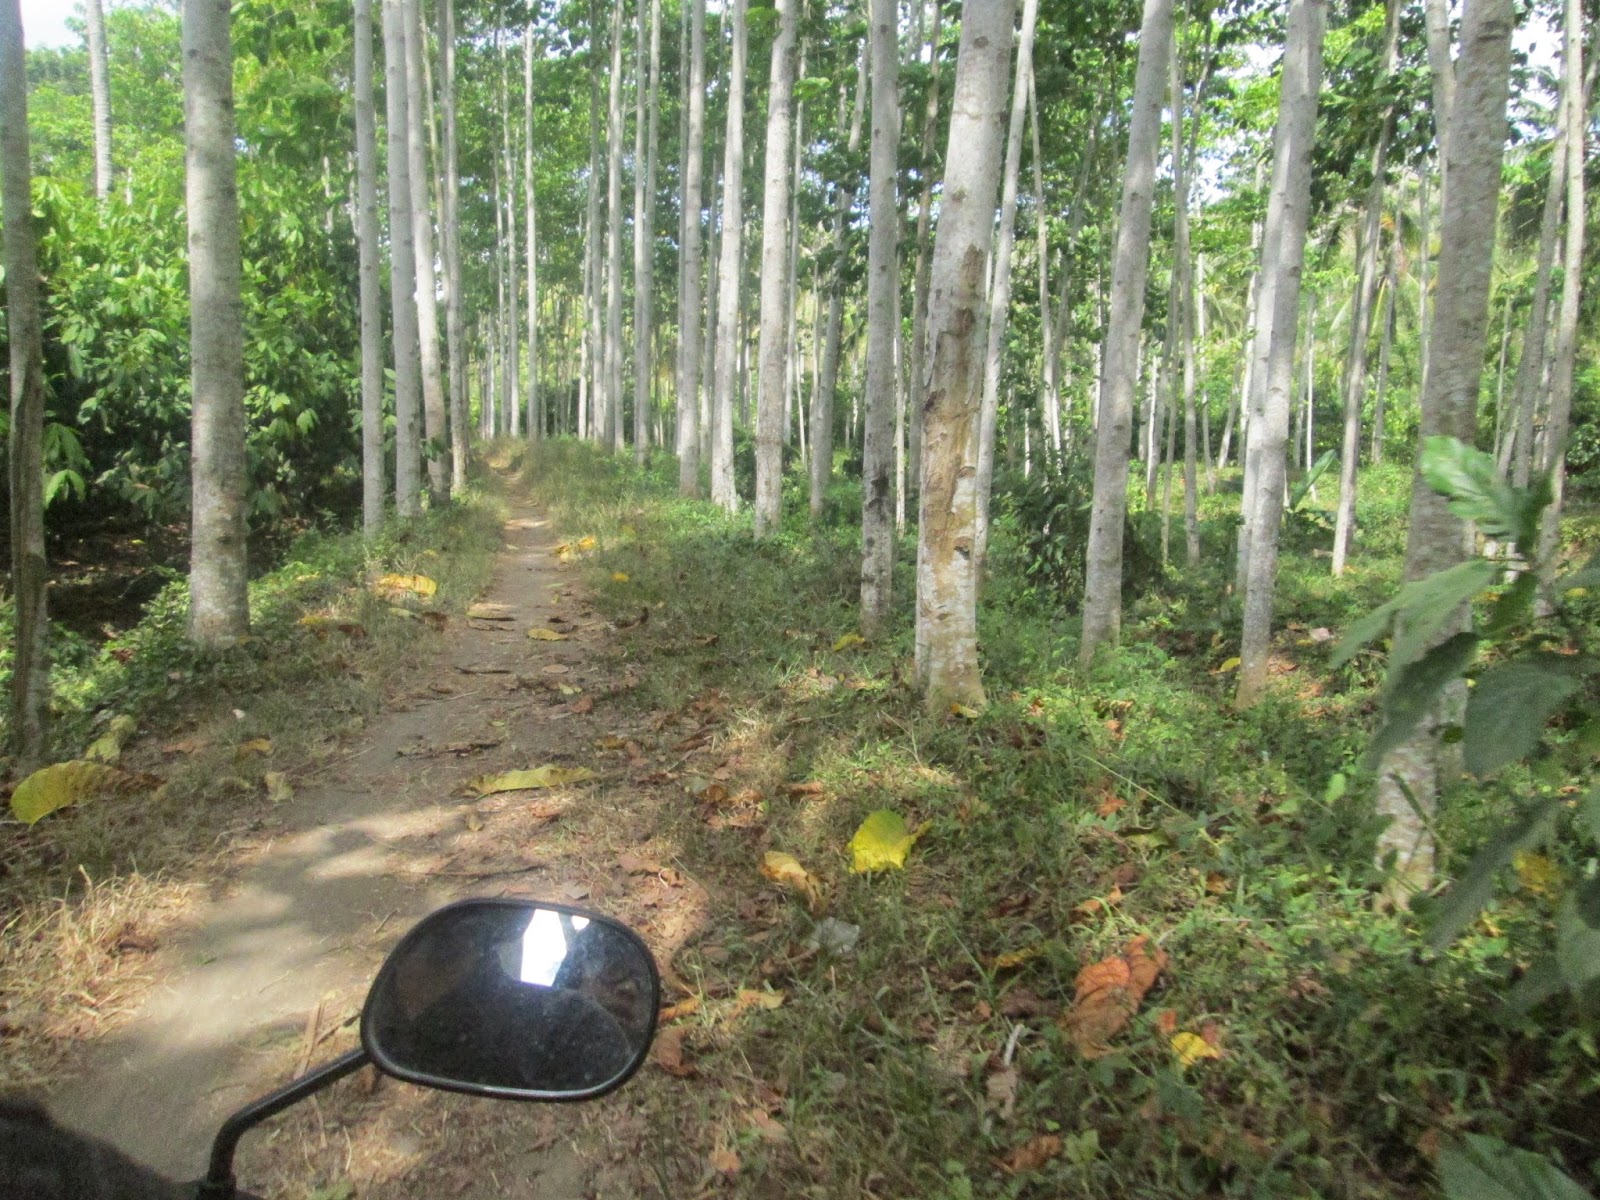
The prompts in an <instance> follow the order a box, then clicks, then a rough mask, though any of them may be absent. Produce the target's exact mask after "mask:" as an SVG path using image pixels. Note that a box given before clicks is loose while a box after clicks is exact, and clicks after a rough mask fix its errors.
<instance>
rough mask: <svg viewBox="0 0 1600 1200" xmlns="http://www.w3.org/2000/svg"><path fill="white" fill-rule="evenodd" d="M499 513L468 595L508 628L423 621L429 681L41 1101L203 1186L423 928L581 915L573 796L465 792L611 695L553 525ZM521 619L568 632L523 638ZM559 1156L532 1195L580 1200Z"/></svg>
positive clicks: (555, 758) (573, 754) (524, 760)
mask: <svg viewBox="0 0 1600 1200" xmlns="http://www.w3.org/2000/svg"><path fill="white" fill-rule="evenodd" d="M512 500H513V507H512V514H511V517H510V519H509V520H508V521H507V523H506V526H505V535H504V537H505V546H504V548H503V550H502V552H501V555H500V557H499V560H498V562H497V564H496V569H495V572H494V577H493V581H492V583H491V585H490V587H489V589H488V591H487V592H486V593H485V594H484V596H483V597H482V600H483V601H484V602H488V603H492V604H495V605H499V606H503V609H504V613H505V615H509V616H510V618H511V619H509V620H494V621H488V620H467V619H459V620H458V619H452V620H451V622H450V624H449V627H448V628H447V629H446V630H445V631H444V632H443V633H442V634H435V633H431V632H427V631H423V630H421V629H419V633H418V644H419V652H421V653H426V654H429V655H432V656H434V657H435V665H434V666H433V668H432V669H431V670H430V671H429V672H428V673H427V674H426V675H425V676H424V677H423V678H424V683H423V686H422V689H421V690H420V691H418V692H413V693H410V694H408V695H404V696H401V697H398V698H396V699H394V700H392V701H391V702H390V703H389V704H388V705H387V707H386V708H385V710H384V711H383V712H382V713H381V714H379V715H378V716H377V717H376V718H374V720H373V721H372V723H371V724H370V726H369V727H368V729H367V731H366V732H365V734H364V735H363V736H362V737H361V738H360V740H359V741H358V742H357V743H355V744H354V745H352V746H351V747H350V748H349V752H348V753H347V754H346V756H345V757H344V758H343V759H342V760H341V761H340V762H339V763H338V764H337V765H336V766H334V767H332V768H330V769H327V770H326V771H323V772H321V773H320V777H318V778H315V779H313V780H311V781H308V782H306V783H303V784H301V785H300V786H299V787H298V790H297V794H296V795H295V797H294V799H293V800H292V801H291V802H289V803H288V804H287V805H286V806H285V809H284V810H282V815H283V817H284V818H285V827H284V830H283V832H282V833H281V834H280V836H278V837H277V838H275V840H274V841H273V843H272V844H271V845H270V846H269V847H268V848H267V849H266V850H265V851H264V852H263V853H262V854H261V855H260V856H259V857H258V858H257V859H256V861H254V862H253V863H251V864H250V865H248V866H247V867H245V868H244V869H243V870H242V871H241V872H240V873H239V875H238V877H237V878H236V879H234V880H233V882H232V884H231V886H230V887H229V888H228V889H227V891H226V892H225V894H222V895H220V896H219V897H217V898H215V899H214V900H212V901H211V902H210V903H208V904H207V905H206V906H205V907H204V908H203V910H202V911H201V912H200V913H198V914H197V916H196V919H195V921H194V922H193V924H192V926H191V928H190V932H189V933H188V934H187V936H186V937H184V938H183V939H182V940H180V941H178V942H176V943H175V944H173V945H171V946H169V947H167V948H165V949H164V950H163V951H162V954H163V960H162V961H161V962H160V963H159V964H158V969H157V978H158V983H157V984H156V986H155V987H154V988H153V989H152V991H151V993H150V995H149V996H148V998H147V1000H146V1002H145V1003H144V1005H143V1007H142V1009H141V1010H140V1011H139V1012H138V1014H137V1015H136V1016H135V1017H134V1018H133V1019H132V1020H130V1021H129V1022H128V1023H126V1024H125V1025H123V1026H122V1027H120V1028H119V1029H118V1030H117V1031H115V1032H114V1033H113V1034H111V1035H109V1036H108V1037H107V1038H105V1039H104V1040H103V1041H101V1042H99V1043H98V1044H95V1045H93V1046H92V1047H90V1048H89V1049H88V1050H87V1052H86V1055H85V1060H84V1062H83V1064H82V1065H83V1068H84V1069H83V1071H82V1073H81V1074H80V1075H78V1076H77V1077H76V1078H75V1079H73V1080H72V1081H71V1082H70V1083H67V1084H66V1085H64V1086H62V1087H61V1088H60V1089H58V1091H57V1092H56V1094H55V1095H54V1096H52V1097H51V1104H52V1108H53V1110H54V1111H55V1113H56V1114H57V1116H58V1118H59V1119H60V1120H62V1121H63V1122H64V1123H65V1124H68V1125H70V1126H72V1127H74V1128H77V1129H80V1130H83V1131H84V1132H87V1133H92V1134H95V1135H97V1136H100V1137H104V1138H106V1139H108V1140H110V1141H111V1142H113V1143H114V1144H116V1145H118V1146H120V1147H121V1148H122V1149H124V1150H126V1151H127V1152H129V1153H130V1154H133V1155H134V1156H135V1157H137V1158H139V1159H140V1160H142V1161H144V1162H146V1163H148V1164H150V1165H151V1166H153V1167H155V1168H157V1169H158V1170H161V1171H163V1172H164V1173H166V1174H169V1175H172V1176H174V1177H178V1178H195V1177H198V1176H199V1175H200V1174H201V1173H203V1167H204V1162H205V1158H206V1153H207V1150H208V1148H209V1144H210V1138H211V1135H212V1134H213V1132H214V1131H215V1129H216V1127H217V1124H218V1123H219V1122H220V1121H221V1119H222V1118H223V1117H224V1116H225V1115H226V1114H227V1113H228V1112H229V1111H231V1110H233V1109H234V1108H236V1107H238V1106H239V1105H240V1104H242V1103H244V1102H245V1101H247V1100H248V1099H250V1098H251V1097H252V1096H253V1095H255V1094H258V1093H260V1092H261V1091H264V1090H267V1089H270V1088H271V1087H274V1086H277V1085H278V1084H281V1083H282V1082H284V1081H285V1079H286V1078H287V1077H288V1076H289V1075H290V1074H291V1073H292V1072H293V1070H295V1069H296V1068H303V1066H304V1064H305V1063H306V1062H308V1061H309V1062H312V1063H314V1062H318V1061H322V1060H323V1059H326V1058H328V1057H331V1056H332V1054H333V1053H335V1052H337V1051H338V1050H340V1049H343V1048H344V1047H345V1046H347V1045H349V1044H352V1037H353V1031H354V1026H355V1016H356V1014H357V1013H358V1012H359V1006H360V1002H361V998H362V996H363V995H364V992H365V988H366V985H367V983H368V981H369V980H370V978H371V975H372V972H373V971H374V970H375V968H376V966H377V964H378V962H380V961H381V958H382V955H383V953H384V952H385V951H386V950H387V949H388V948H389V947H390V946H392V945H393V943H394V941H395V940H396V939H397V938H398V937H399V936H400V934H402V933H403V932H404V931H405V929H406V928H408V927H409V926H410V924H411V923H412V922H413V921H415V920H416V919H417V918H418V917H420V916H421V915H422V914H424V913H425V912H427V911H429V910H430V909H432V908H434V907H436V906H437V905H439V904H441V903H444V902H446V901H448V900H451V899H454V898H456V897H458V896H461V895H466V894H486V893H487V894H495V893H499V894H505V893H508V892H511V893H514V892H525V893H528V894H539V895H542V896H545V897H547V898H550V899H557V900H569V901H571V900H578V901H582V900H583V899H584V898H586V897H592V896H597V895H599V894H601V892H602V891H603V890H604V885H603V884H596V883H593V882H590V883H588V884H586V883H585V882H583V879H582V872H581V871H578V870H576V869H575V868H574V865H573V864H572V863H571V862H569V861H566V860H564V859H563V857H562V856H561V855H560V854H556V853H550V852H548V850H549V847H548V846H547V845H546V844H545V843H547V842H549V841H551V840H553V839H557V838H562V837H568V836H570V833H569V831H570V829H571V828H572V826H573V825H574V824H577V823H578V822H574V821H571V820H569V821H563V822H561V823H560V824H559V825H558V826H556V827H551V826H550V824H549V822H550V821H551V820H552V819H553V817H554V816H555V815H559V813H560V811H561V809H562V807H563V805H568V806H572V807H575V808H576V807H580V806H581V805H582V804H583V803H584V800H583V797H582V796H578V797H576V798H574V797H572V796H561V795H557V794H552V793H535V794H534V795H535V796H536V800H535V802H534V803H532V804H529V803H528V794H527V793H522V794H520V797H514V798H512V799H507V798H505V797H492V798H490V799H489V800H487V801H480V802H477V803H473V802H471V801H468V800H466V799H464V798H463V796H462V795H461V788H462V785H463V784H464V783H465V781H466V780H468V779H470V778H471V777H473V776H475V775H479V774H482V773H485V772H493V771H498V770H502V769H506V768H511V767H522V766H528V765H531V764H536V763H545V762H577V761H586V760H588V759H590V758H592V757H593V756H592V754H590V753H588V749H587V748H588V747H589V745H590V743H591V742H592V741H593V740H594V738H595V736H596V734H597V733H598V731H599V726H598V725H597V723H596V722H597V718H596V717H595V716H593V715H592V714H593V709H594V706H595V697H596V696H602V697H603V696H604V694H605V692H604V690H603V689H604V688H605V687H606V686H607V685H608V684H614V682H615V681H614V680H610V679H604V678H601V676H602V675H603V674H605V673H606V672H608V671H610V670H611V667H610V666H609V665H608V664H602V663H601V662H600V661H599V660H600V657H601V655H600V642H601V640H602V639H604V638H605V637H606V635H607V629H606V626H605V624H604V622H602V621H601V620H600V619H599V618H597V617H595V616H594V615H593V614H592V613H589V612H587V610H586V609H585V608H584V606H583V604H582V602H581V599H580V598H578V597H576V596H575V595H574V594H573V592H572V591H571V584H570V579H571V576H570V575H569V574H568V573H567V572H566V569H565V565H564V564H562V563H561V562H559V561H558V558H557V555H556V553H555V544H556V541H557V539H556V536H555V534H554V531H553V530H552V529H551V528H550V526H549V524H548V522H547V521H546V520H545V519H544V518H543V517H542V516H541V515H540V514H538V513H536V512H535V511H533V510H532V509H531V508H530V507H529V506H528V505H527V504H526V502H525V501H522V500H520V499H517V498H515V497H513V498H512ZM419 625H420V623H419ZM535 627H543V628H547V629H557V630H560V631H562V632H564V633H565V634H566V639H565V640H560V641H534V640H530V639H529V638H528V636H527V631H528V630H529V629H531V628H535ZM583 697H587V700H584V699H583ZM607 728H609V726H608V727H607ZM596 799H597V797H596V796H595V795H594V794H593V793H591V794H590V796H589V800H588V804H589V807H591V808H594V807H595V806H596V804H595V801H596ZM497 801H498V803H497ZM608 807H611V806H609V805H608ZM497 814H499V816H498V817H497ZM621 815H622V814H621V813H620V811H618V810H617V809H616V808H615V807H611V812H610V813H608V814H606V815H605V817H604V818H603V819H609V820H611V824H612V826H613V827H615V826H617V825H619V824H621V825H626V822H618V821H617V820H616V819H615V818H616V817H618V816H621ZM512 816H515V818H516V819H515V821H512V820H510V819H509V818H510V817H512ZM501 818H504V819H501ZM497 822H498V823H497ZM608 832H614V835H615V837H614V838H611V837H608V838H605V839H604V841H605V842H607V843H611V845H609V846H600V847H597V848H596V849H597V851H598V852H600V853H602V854H604V853H609V854H610V855H611V856H612V858H611V859H610V860H608V861H610V862H614V856H615V854H616V849H615V846H616V845H628V844H632V843H633V842H634V841H635V840H636V839H637V837H638V833H637V831H632V830H629V829H627V828H614V829H608ZM585 844H587V843H585ZM614 907H615V906H613V908H614ZM369 1090H370V1089H369ZM402 1149H403V1150H404V1149H410V1150H412V1152H413V1153H414V1154H419V1155H425V1154H426V1153H427V1148H426V1147H420V1146H419V1147H402ZM564 1155H565V1158H570V1153H569V1152H565V1151H563V1150H562V1149H561V1147H556V1148H554V1149H553V1150H550V1151H548V1152H546V1153H544V1154H543V1155H542V1156H541V1157H540V1159H539V1161H537V1162H534V1163H529V1164H525V1168H526V1174H527V1176H528V1177H529V1178H530V1179H531V1178H534V1177H542V1178H543V1183H542V1184H540V1185H539V1186H538V1187H537V1188H536V1190H535V1191H532V1192H530V1193H529V1194H530V1195H538V1196H541V1197H546V1196H576V1195H578V1194H579V1189H580V1188H581V1181H580V1178H579V1177H580V1175H581V1172H579V1171H578V1170H577V1168H576V1165H575V1163H573V1162H570V1161H565V1160H564V1157H563V1156H564ZM244 1182H245V1183H246V1184H249V1183H250V1182H251V1181H249V1180H248V1179H246V1180H244ZM519 1194H520V1193H519Z"/></svg>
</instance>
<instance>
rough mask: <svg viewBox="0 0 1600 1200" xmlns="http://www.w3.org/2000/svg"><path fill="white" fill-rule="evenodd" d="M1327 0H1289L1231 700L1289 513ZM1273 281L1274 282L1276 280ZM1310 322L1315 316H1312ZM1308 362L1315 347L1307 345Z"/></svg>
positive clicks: (1261, 629) (1247, 688)
mask: <svg viewBox="0 0 1600 1200" xmlns="http://www.w3.org/2000/svg"><path fill="white" fill-rule="evenodd" d="M1326 22H1327V0H1291V3H1290V6H1289V24H1288V30H1287V33H1286V34H1285V37H1284V46H1283V75H1282V80H1281V83H1280V86H1279V93H1278V126H1277V130H1276V131H1275V132H1274V134H1273V142H1272V190H1271V192H1270V194H1269V197H1268V210H1267V230H1268V233H1267V236H1268V237H1269V238H1271V239H1273V240H1275V241H1276V242H1277V245H1278V253H1277V255H1276V256H1275V259H1274V273H1275V277H1274V278H1273V279H1271V280H1270V281H1268V280H1266V279H1263V281H1262V291H1263V292H1269V291H1270V292H1271V294H1272V296H1273V309H1272V319H1271V324H1272V345H1271V350H1270V352H1269V354H1268V356H1267V370H1266V390H1267V402H1266V406H1265V408H1264V409H1263V411H1262V414H1261V420H1260V423H1259V424H1258V425H1257V426H1256V427H1255V428H1254V429H1252V430H1251V433H1250V447H1251V449H1252V450H1253V451H1255V452H1256V453H1257V454H1259V459H1258V462H1257V468H1256V481H1255V485H1256V493H1255V496H1254V498H1253V499H1252V501H1251V504H1250V512H1249V516H1248V517H1247V518H1246V520H1247V521H1248V522H1250V528H1249V542H1250V565H1249V570H1248V572H1247V574H1246V576H1245V597H1244V629H1243V634H1242V637H1241V640H1240V645H1239V671H1238V688H1237V690H1236V692H1235V694H1234V702H1235V703H1236V704H1237V705H1238V706H1239V707H1241V708H1243V707H1245V706H1247V705H1250V704H1254V703H1255V702H1256V700H1258V699H1259V698H1260V696H1261V693H1262V691H1263V689H1264V688H1265V687H1266V682H1267V652H1268V650H1269V648H1270V645H1271V640H1272V601H1273V595H1274V592H1275V589H1276V586H1277V578H1278V531H1279V526H1280V525H1281V523H1282V519H1283V490H1284V475H1285V472H1286V470H1287V466H1288V462H1287V453H1288V435H1289V406H1290V404H1291V403H1292V398H1293V395H1294V390H1295V387H1294V384H1295V379H1294V347H1295V335H1296V332H1297V330H1298V328H1299V317H1300V277H1301V273H1302V271H1303V269H1304V266H1305V243H1306V228H1307V226H1308V224H1309V221H1310V216H1311V144H1312V141H1313V139H1314V138H1315V135H1316V127H1317V91H1318V89H1319V87H1320V86H1321V83H1322V36H1323V31H1324V29H1325V28H1326ZM1269 283H1270V286H1269ZM1308 324H1309V323H1308ZM1306 357H1307V361H1309V360H1310V357H1311V349H1310V347H1309V346H1308V347H1307V349H1306Z"/></svg>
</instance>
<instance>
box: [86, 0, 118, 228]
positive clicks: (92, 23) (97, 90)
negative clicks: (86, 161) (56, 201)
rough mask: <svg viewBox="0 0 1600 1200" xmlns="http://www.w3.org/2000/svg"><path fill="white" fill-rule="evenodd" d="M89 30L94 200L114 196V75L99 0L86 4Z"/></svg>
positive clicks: (103, 15)
mask: <svg viewBox="0 0 1600 1200" xmlns="http://www.w3.org/2000/svg"><path fill="white" fill-rule="evenodd" d="M83 11H84V17H85V18H86V21H87V24H88V26H89V98H90V104H91V105H92V106H93V111H94V196H95V199H96V200H98V201H99V202H100V203H101V204H104V203H105V202H106V200H107V199H109V198H110V196H111V75H110V71H109V70H108V69H107V62H106V16H105V10H104V8H103V7H102V5H101V2H100V0H84V5H83Z"/></svg>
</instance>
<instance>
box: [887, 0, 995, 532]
mask: <svg viewBox="0 0 1600 1200" xmlns="http://www.w3.org/2000/svg"><path fill="white" fill-rule="evenodd" d="M1014 3H1015V0H1013V4H1014ZM943 11H944V4H943V0H934V3H933V19H932V20H931V21H930V22H929V28H928V102H927V106H926V108H925V109H924V110H923V114H922V145H921V149H920V150H919V152H918V159H917V161H918V164H919V167H918V169H919V171H920V172H921V175H922V198H921V199H920V200H919V201H918V204H917V243H916V244H917V258H916V265H915V266H914V267H913V268H912V271H911V353H910V355H909V356H908V357H909V358H910V372H909V378H910V381H911V382H910V387H911V388H912V389H913V390H915V391H916V392H917V394H919V395H920V394H921V389H922V387H923V383H924V377H925V376H926V375H927V373H928V366H927V363H928V340H927V339H928V333H927V330H928V281H929V271H930V269H931V260H930V259H929V257H928V254H929V237H930V231H931V229H932V220H933V183H934V170H935V160H934V137H935V134H936V133H937V131H938V127H939V67H940V63H939V30H940V24H941V18H942V16H943ZM963 11H965V10H964V8H963ZM919 21H920V17H919ZM905 407H906V397H905V395H904V394H902V395H901V396H900V400H899V407H898V408H897V410H896V411H897V412H898V413H900V414H902V415H901V421H902V423H903V424H906V425H907V428H906V430H905V440H904V441H902V440H901V437H900V436H899V435H898V434H897V435H896V438H895V446H896V447H897V449H896V453H897V454H901V455H902V457H901V459H900V465H899V467H898V468H897V470H898V472H899V475H900V476H901V479H902V482H901V484H900V485H899V486H897V487H896V489H895V494H896V497H897V500H896V503H897V506H898V509H899V516H900V524H901V525H904V523H905V521H904V517H905V487H904V484H903V478H904V476H905V474H906V473H907V472H908V471H909V473H910V478H911V479H913V480H919V479H920V478H921V473H922V468H921V462H922V417H923V413H922V409H921V408H920V407H918V406H916V405H911V406H910V407H911V411H910V413H909V414H906V413H905ZM906 416H909V421H906V419H905V418H906Z"/></svg>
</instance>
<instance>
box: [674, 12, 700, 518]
mask: <svg viewBox="0 0 1600 1200" xmlns="http://www.w3.org/2000/svg"><path fill="white" fill-rule="evenodd" d="M690 7H691V10H692V11H691V16H690V24H689V64H688V83H687V85H686V91H687V95H686V97H685V99H686V103H687V106H688V111H689V119H688V137H687V139H686V142H685V148H684V152H683V212H684V224H683V248H682V251H681V253H680V256H679V259H678V272H679V275H678V389H677V390H678V395H677V408H678V430H677V450H678V491H679V492H680V493H681V494H682V495H685V496H697V495H699V494H700V430H699V418H700V385H701V375H700V332H701V325H700V255H701V246H702V238H701V232H700V220H701V214H700V209H701V198H700V189H701V181H702V179H703V177H704V175H705V165H704V154H705V136H706V0H691V4H690Z"/></svg>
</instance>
